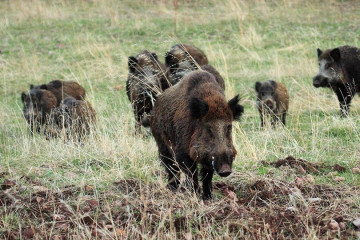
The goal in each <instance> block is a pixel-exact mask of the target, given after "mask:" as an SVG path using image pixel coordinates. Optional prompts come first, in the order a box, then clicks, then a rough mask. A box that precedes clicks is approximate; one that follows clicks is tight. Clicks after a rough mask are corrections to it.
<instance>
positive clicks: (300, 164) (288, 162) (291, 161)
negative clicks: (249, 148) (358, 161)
mask: <svg viewBox="0 0 360 240" xmlns="http://www.w3.org/2000/svg"><path fill="white" fill-rule="evenodd" d="M263 164H264V165H270V166H274V167H276V168H279V167H282V166H289V167H292V168H295V169H297V170H298V172H300V173H302V174H305V173H313V174H320V173H321V172H322V171H325V170H330V171H337V172H345V171H347V169H346V167H344V166H341V165H339V164H335V165H325V164H324V163H323V162H320V163H312V162H309V161H307V160H304V159H301V158H298V159H296V158H294V157H293V156H288V157H287V158H285V159H279V160H277V161H275V162H271V163H267V162H263Z"/></svg>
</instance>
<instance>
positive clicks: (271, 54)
mask: <svg viewBox="0 0 360 240" xmlns="http://www.w3.org/2000/svg"><path fill="white" fill-rule="evenodd" d="M359 7H360V5H359V4H358V2H357V1H330V2H329V1H325V2H323V1H319V2H318V1H315V2H310V1H305V2H304V1H297V0H293V1H256V2H253V1H241V0H226V1H215V0H208V1H195V2H192V1H184V2H183V1H179V8H178V9H177V10H175V9H174V6H173V4H172V3H168V2H167V1H161V0H159V1H127V0H125V1H115V0H109V1H85V0H84V1H81V0H77V1H66V0H60V1H42V0H34V1H29V2H28V1H19V0H12V1H1V2H0V32H1V36H0V51H1V53H0V112H1V114H0V172H3V171H6V172H7V175H6V178H11V179H17V180H19V179H20V177H21V176H23V175H27V176H30V177H31V178H33V179H36V180H38V181H40V182H41V183H42V184H43V185H45V186H46V187H48V188H50V189H58V188H62V187H63V186H66V185H70V184H75V185H77V186H84V185H87V184H90V185H95V186H96V188H97V189H99V191H107V190H109V189H111V187H109V186H110V185H111V184H112V183H113V182H114V181H119V180H121V179H129V178H136V179H140V180H142V181H144V182H145V183H148V184H150V183H157V184H159V186H162V187H164V185H165V179H166V178H165V175H164V174H163V172H164V169H163V168H162V166H161V164H160V162H159V160H158V157H157V148H156V144H155V142H154V140H153V139H152V138H151V137H150V138H141V137H140V138H139V137H134V135H133V132H134V117H133V113H132V110H131V105H130V103H129V101H128V99H127V96H126V93H125V82H126V78H127V73H128V70H127V57H128V56H131V55H136V54H137V53H138V52H139V51H141V50H143V49H149V50H151V51H155V52H156V53H157V54H158V56H159V57H160V59H162V61H163V58H164V55H165V52H166V51H168V50H169V49H170V47H171V46H172V45H174V44H175V43H178V42H183V43H191V44H194V45H195V46H198V47H200V48H201V49H202V50H203V51H204V52H205V53H206V54H207V56H208V58H209V61H210V63H211V64H212V65H213V66H214V67H215V68H216V69H217V70H218V71H219V72H220V73H221V75H222V76H223V77H224V79H225V81H226V87H227V88H226V96H227V98H231V97H233V96H234V95H235V94H238V93H239V94H240V96H241V103H242V104H243V105H244V107H245V113H244V116H243V118H242V119H241V121H240V122H238V123H235V127H234V132H233V137H234V144H235V147H236V149H237V151H238V155H237V157H236V160H235V163H234V164H235V166H234V169H235V170H236V171H237V172H239V173H240V174H243V175H244V176H246V175H251V176H255V175H259V176H269V175H271V174H275V177H276V178H278V179H284V180H285V179H289V176H287V175H286V173H282V171H280V170H274V169H273V168H272V167H264V166H263V165H262V163H261V161H263V160H265V161H274V160H277V159H278V158H285V157H287V156H288V155H293V156H295V157H297V158H303V159H306V160H308V161H310V162H325V163H327V164H329V165H330V164H335V163H338V164H340V165H343V166H345V167H346V168H347V169H348V170H347V172H345V173H343V174H339V175H340V176H343V177H345V181H344V182H343V183H337V182H334V181H333V180H332V178H331V177H328V176H326V173H327V172H324V174H320V175H317V176H316V177H315V183H319V184H323V183H325V184H331V185H339V186H341V185H347V186H360V175H359V174H353V173H352V172H351V169H352V168H354V167H359V165H360V160H359V156H360V148H359V142H360V131H359V126H360V118H359V115H360V99H359V97H358V96H356V97H355V98H354V100H353V104H352V107H351V114H350V116H349V117H348V118H341V117H340V116H339V107H338V102H337V99H336V97H335V95H334V94H333V93H332V92H331V91H329V90H325V89H315V88H313V87H312V77H313V76H314V75H315V74H316V73H317V58H316V56H317V55H316V48H318V47H319V48H321V49H326V48H330V47H336V46H340V45H345V44H346V45H353V46H358V47H360V40H359V35H360V28H359V26H360V18H359V11H360V8H359ZM53 79H72V80H75V81H78V82H79V83H80V84H81V85H83V86H84V87H85V89H86V91H87V96H88V100H89V101H90V102H91V103H92V105H93V106H94V108H95V110H96V111H97V118H98V121H97V131H96V134H95V135H94V136H91V137H90V139H89V140H88V141H87V142H86V143H84V145H82V146H78V145H76V144H73V143H64V142H63V140H61V139H57V140H52V141H47V140H46V139H45V138H44V137H43V136H39V135H35V136H31V135H30V133H29V131H28V129H27V126H26V123H25V121H24V119H23V117H22V103H21V100H20V94H21V92H22V91H26V90H28V88H29V84H40V83H45V82H48V81H50V80H53ZM266 79H274V80H276V81H280V82H282V83H284V84H285V85H286V86H287V88H288V91H289V94H290V110H289V113H288V118H287V126H286V127H285V128H282V127H280V128H278V129H276V130H273V129H270V128H269V129H265V130H260V127H259V126H260V119H259V116H258V112H257V110H256V108H255V90H254V84H255V81H263V80H266ZM118 85H122V86H124V87H123V89H122V90H121V91H115V90H113V87H114V86H118ZM4 178H5V177H4V176H3V177H1V175H0V181H3V179H4ZM216 179H218V180H224V179H220V178H216ZM244 179H246V178H244ZM244 179H242V180H244ZM290 179H293V178H291V176H290ZM244 181H245V180H244ZM357 197H359V196H357ZM191 201H192V202H191V204H195V203H194V201H195V200H194V199H192V200H191ZM191 204H190V205H191ZM195 205H196V204H195ZM181 214H182V213H179V216H181ZM4 218H6V219H5V220H3V223H2V226H1V229H0V230H1V231H6V229H7V228H10V226H12V228H16V227H17V224H16V223H17V222H18V221H21V220H20V219H19V218H18V216H17V215H16V213H11V214H9V215H7V216H6V217H4ZM158 224H159V225H161V224H162V223H161V222H158ZM135 228H137V227H135ZM161 228H162V225H161V227H159V229H161ZM214 229H215V230H216V229H219V228H214ZM222 229H223V231H225V232H226V231H228V230H227V229H226V228H222ZM207 230H208V229H206V228H205V229H204V231H207ZM215 230H213V231H215ZM1 231H0V232H1ZM79 231H80V230H79ZM194 231H195V230H194ZM219 231H220V230H219ZM197 233H199V232H198V231H195V232H193V234H197ZM217 234H219V235H217ZM220 235H221V234H220V233H216V234H215V233H214V235H212V237H216V236H220ZM86 236H88V235H86ZM146 236H147V235H146ZM169 236H170V235H169ZM200 236H203V237H204V238H205V236H207V235H206V234H203V235H201V234H200ZM309 236H311V234H309ZM162 237H164V236H162ZM145 238H146V237H145ZM164 238H166V237H164Z"/></svg>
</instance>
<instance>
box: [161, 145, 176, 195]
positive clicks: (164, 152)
mask: <svg viewBox="0 0 360 240" xmlns="http://www.w3.org/2000/svg"><path fill="white" fill-rule="evenodd" d="M159 155H160V160H161V162H162V163H163V164H164V166H165V170H166V172H167V174H168V188H169V189H171V190H176V189H177V188H178V186H179V183H180V169H179V167H178V164H177V163H176V162H175V161H174V159H173V157H172V154H171V153H170V152H169V150H168V149H167V147H161V148H160V147H159Z"/></svg>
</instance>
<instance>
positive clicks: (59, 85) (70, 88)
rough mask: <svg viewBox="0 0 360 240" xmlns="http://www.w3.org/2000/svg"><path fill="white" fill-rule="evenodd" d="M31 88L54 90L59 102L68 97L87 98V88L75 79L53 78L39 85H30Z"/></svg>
mask: <svg viewBox="0 0 360 240" xmlns="http://www.w3.org/2000/svg"><path fill="white" fill-rule="evenodd" d="M30 89H43V90H48V91H50V92H52V93H53V94H54V95H55V97H56V99H57V101H58V104H60V103H61V101H62V100H63V99H65V98H67V97H73V98H75V99H77V100H83V99H85V89H84V88H83V87H82V86H80V84H78V83H77V82H74V81H61V80H53V81H51V82H49V83H47V84H42V85H38V86H34V85H30Z"/></svg>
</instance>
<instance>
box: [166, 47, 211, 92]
mask: <svg viewBox="0 0 360 240" xmlns="http://www.w3.org/2000/svg"><path fill="white" fill-rule="evenodd" d="M165 63H166V66H167V68H168V72H169V78H170V82H171V84H173V85H174V84H175V83H177V82H178V81H180V79H181V78H182V77H183V76H184V75H185V74H186V73H188V72H191V71H194V70H197V69H198V67H199V66H203V65H206V64H208V63H209V61H208V59H207V57H206V55H205V53H204V52H203V51H202V50H200V49H199V48H197V47H195V46H192V45H188V44H176V45H174V46H172V47H171V49H170V50H169V51H168V52H167V53H166V54H165Z"/></svg>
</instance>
